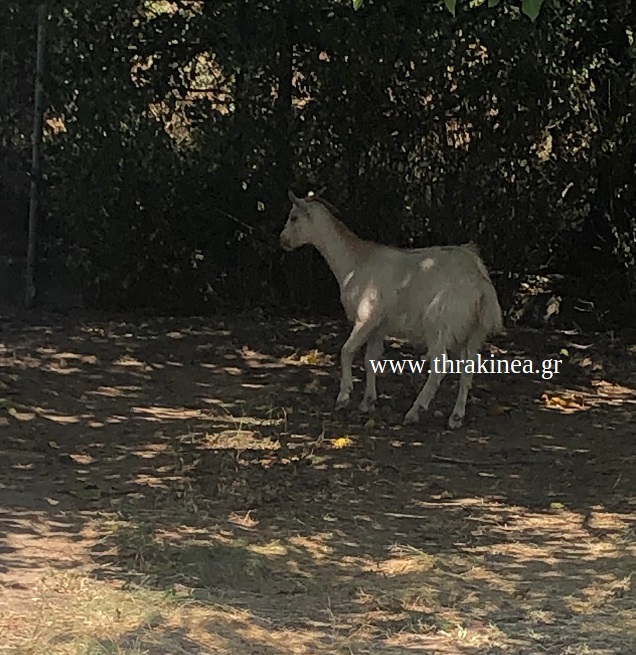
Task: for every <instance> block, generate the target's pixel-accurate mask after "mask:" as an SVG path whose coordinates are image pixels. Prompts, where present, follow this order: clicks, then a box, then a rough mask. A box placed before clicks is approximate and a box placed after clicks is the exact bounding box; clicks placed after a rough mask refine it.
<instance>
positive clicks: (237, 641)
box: [0, 316, 636, 655]
mask: <svg viewBox="0 0 636 655" xmlns="http://www.w3.org/2000/svg"><path fill="white" fill-rule="evenodd" d="M2 328H3V329H2V337H1V342H0V343H1V346H0V347H1V348H2V351H1V352H0V358H1V359H0V363H1V364H2V367H1V368H0V399H1V402H2V409H1V413H0V427H2V432H3V435H4V436H3V440H2V449H3V452H2V464H1V465H0V466H1V467H2V468H1V469H0V507H1V508H2V509H0V584H1V585H2V586H3V587H4V588H3V593H2V595H1V599H0V635H2V638H3V642H4V643H5V648H8V649H13V650H9V651H7V652H16V653H17V652H25V653H26V652H44V651H47V652H50V653H58V652H59V653H80V652H81V653H87V652H88V653H111V652H112V653H133V654H135V653H139V654H140V653H143V652H151V653H153V654H154V653H177V652H179V653H193V654H194V653H197V654H198V653H201V654H203V653H206V654H207V653H241V654H246V653H259V654H269V653H272V654H274V653H277V654H282V655H287V654H290V655H291V654H297V653H307V654H308V655H309V654H310V653H322V652H324V653H333V652H352V653H386V654H397V653H409V652H431V653H462V654H465V655H477V654H480V655H482V654H485V653H499V652H504V651H506V652H514V653H518V654H523V653H527V654H528V655H529V654H533V655H534V654H535V653H537V652H546V653H571V654H575V655H576V654H578V653H580V654H581V655H582V654H583V653H595V654H596V653H598V654H601V653H602V654H610V653H612V654H619V653H625V654H627V653H631V652H634V651H635V650H636V637H635V635H636V609H635V599H636V594H635V589H634V583H633V581H632V572H633V571H634V569H635V565H636V557H635V556H636V533H635V529H634V518H635V517H636V498H635V496H634V489H635V486H634V474H633V470H634V461H635V459H636V456H635V453H634V428H633V425H634V409H635V408H636V392H635V391H634V390H635V389H636V365H635V363H634V354H635V352H636V351H635V347H634V344H630V343H625V342H624V341H620V340H617V339H614V338H612V337H611V336H606V335H594V336H592V337H583V336H580V335H571V334H570V335H568V334H565V333H551V334H546V333H541V332H536V331H529V330H526V331H516V332H513V333H511V334H509V335H507V336H506V337H502V338H501V339H498V340H497V342H496V346H497V348H498V351H497V352H498V353H499V354H506V355H508V356H519V357H526V356H532V357H533V358H534V359H535V361H541V360H543V359H545V358H549V357H561V358H562V359H564V360H565V361H564V364H563V368H562V373H561V374H560V375H558V376H555V377H553V378H552V379H551V380H543V379H542V378H541V376H532V377H529V376H521V375H518V376H477V378H476V382H475V388H474V394H473V399H474V402H473V403H472V404H471V405H470V406H469V420H468V424H467V426H466V427H465V428H463V429H461V430H459V431H456V432H449V431H448V430H447V429H446V427H445V417H446V416H447V415H448V413H449V412H450V410H451V408H452V406H453V402H454V394H455V389H456V387H455V385H456V381H455V380H452V378H451V377H448V378H446V379H445V380H444V382H443V384H442V390H441V391H440V394H439V395H438V398H437V399H436V402H435V407H434V409H435V410H440V411H441V415H435V414H431V415H430V416H428V417H425V418H424V419H423V421H422V423H421V424H420V425H419V426H417V427H415V428H408V429H407V428H403V427H402V426H401V420H402V417H403V414H404V412H405V411H406V410H407V409H408V407H409V406H410V404H411V402H412V400H413V398H414V396H415V394H416V391H417V386H418V385H419V384H421V380H420V379H419V378H418V377H417V376H413V375H403V376H390V375H384V376H382V377H381V378H380V380H379V382H378V386H379V390H380V392H381V394H382V396H381V398H380V403H379V408H378V411H377V412H376V413H375V414H374V415H373V417H372V418H371V420H369V418H368V417H366V416H363V415H361V414H360V413H359V412H357V411H356V410H354V409H352V410H351V411H349V412H345V413H335V412H334V411H333V403H334V399H335V395H336V390H337V368H336V363H337V355H338V349H339V347H340V345H341V344H342V342H343V341H344V338H345V332H344V331H343V327H342V326H340V325H339V324H337V323H333V322H330V321H299V320H296V321H284V320H274V319H271V318H267V317H264V316H259V317H254V316H250V317H234V318H227V319H224V320H220V319H218V320H203V319H191V320H176V319H175V320H173V319H153V320H149V321H146V322H132V321H127V320H125V319H121V320H119V319H112V318H111V319H104V318H92V319H91V318H87V317H85V316H83V317H82V316H80V317H73V318H69V317H66V318H56V317H48V318H42V319H41V320H39V321H37V322H31V323H28V324H27V323H20V322H18V321H12V322H5V323H4V324H3V326H2ZM387 353H391V354H387V355H386V356H387V357H402V356H408V355H410V353H409V352H408V350H407V349H405V348H404V347H403V346H401V345H400V344H393V345H391V346H390V347H389V348H388V349H387ZM559 353H561V354H559ZM361 386H362V385H361V384H358V385H357V387H356V391H357V394H358V395H357V398H359V397H360V394H361ZM42 625H45V626H48V627H46V629H43V628H42V627H39V628H38V626H42ZM0 652H2V650H1V648H0Z"/></svg>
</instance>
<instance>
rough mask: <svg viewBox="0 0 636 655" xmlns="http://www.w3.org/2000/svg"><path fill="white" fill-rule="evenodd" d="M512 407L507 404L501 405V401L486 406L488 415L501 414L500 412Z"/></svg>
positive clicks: (503, 412)
mask: <svg viewBox="0 0 636 655" xmlns="http://www.w3.org/2000/svg"><path fill="white" fill-rule="evenodd" d="M511 409H512V407H510V406H509V405H503V404H501V403H495V404H494V405H491V406H490V407H489V408H488V415H489V416H501V415H502V414H506V413H507V412H509V411H510V410H511Z"/></svg>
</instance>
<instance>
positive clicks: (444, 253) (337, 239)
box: [280, 191, 502, 428]
mask: <svg viewBox="0 0 636 655" xmlns="http://www.w3.org/2000/svg"><path fill="white" fill-rule="evenodd" d="M289 198H290V200H291V201H292V204H293V206H292V209H291V211H290V213H289V218H288V219H287V223H286V224H285V227H284V229H283V231H282V232H281V235H280V243H281V246H282V248H283V249H284V250H286V251H290V250H294V249H295V248H298V247H299V246H302V245H304V244H312V245H314V246H315V247H316V248H317V249H318V250H319V251H320V252H321V254H322V255H323V257H324V258H325V259H326V261H327V264H328V265H329V267H330V268H331V270H332V271H333V274H334V275H335V277H336V279H337V280H338V284H339V285H340V300H341V301H342V304H343V306H344V309H345V312H346V314H347V318H348V319H349V321H350V322H351V323H353V330H352V331H351V334H350V335H349V338H348V339H347V341H346V343H345V344H344V346H343V347H342V351H341V367H342V375H341V378H340V393H339V394H338V398H337V400H336V409H340V408H342V407H344V406H346V405H347V404H348V403H349V397H350V394H351V390H352V388H353V378H352V373H351V364H352V361H353V358H354V356H355V354H356V353H357V351H358V350H359V349H360V348H361V347H362V346H363V345H364V344H365V343H366V345H367V348H366V355H365V370H366V391H365V394H364V399H363V400H362V403H361V404H360V410H361V411H364V412H367V411H370V410H372V409H373V407H374V404H375V401H376V399H377V392H376V385H375V372H374V370H373V367H372V366H371V363H370V360H377V359H379V358H380V357H381V355H382V351H383V349H384V339H385V337H386V336H392V337H395V338H399V339H404V340H406V341H409V342H411V343H413V344H422V345H425V346H426V347H427V348H428V353H427V359H428V361H429V362H433V361H434V358H435V357H437V358H439V360H441V358H442V356H443V355H445V356H446V355H447V353H452V354H459V355H460V356H461V358H462V359H464V360H469V359H472V360H474V359H475V356H476V354H477V351H478V350H479V349H480V348H481V346H482V344H483V342H484V339H485V338H486V336H487V335H488V334H492V333H496V332H499V331H500V330H501V329H502V317H501V308H500V306H499V301H498V300H497V294H496V292H495V289H494V287H493V285H492V283H491V281H490V277H489V275H488V271H487V270H486V267H485V266H484V263H483V262H482V260H481V258H480V257H479V254H478V252H477V248H476V247H475V246H474V245H472V244H467V245H462V246H446V247H436V248H419V249H411V250H403V249H399V248H392V247H390V246H385V245H381V244H378V243H373V242H371V241H364V240H362V239H360V238H359V237H357V236H356V235H355V234H354V233H353V232H352V231H351V230H349V228H347V227H346V226H345V225H344V223H342V222H341V221H339V220H338V219H337V218H336V217H335V216H334V213H335V210H334V209H333V208H332V207H331V206H330V205H329V204H328V203H327V202H326V201H324V200H322V199H321V198H319V197H318V196H311V195H310V196H307V197H306V198H305V199H304V200H303V199H301V198H297V197H296V196H295V195H294V194H293V193H292V192H291V191H290V192H289ZM469 370H470V367H469ZM443 377H444V372H443V371H436V370H435V368H434V367H431V371H430V373H429V376H428V380H427V381H426V384H425V385H424V388H423V389H422V390H421V392H420V394H419V395H418V396H417V398H416V400H415V402H414V403H413V406H412V407H411V409H410V410H409V411H408V413H407V414H406V416H405V418H404V423H405V424H410V423H416V422H417V421H418V420H419V417H420V413H421V411H422V410H425V411H426V410H428V408H429V405H430V403H431V401H432V400H433V398H434V397H435V394H436V393H437V389H438V387H439V384H440V382H441V380H442V378H443ZM472 377H473V375H472V372H468V371H464V370H462V372H461V376H460V383H459V393H458V395H457V401H456V403H455V407H454V409H453V411H452V413H451V415H450V418H449V420H448V425H449V426H450V427H451V428H458V427H460V426H461V425H462V422H463V419H464V416H465V414H466V400H467V398H468V393H469V391H470V388H471V385H472Z"/></svg>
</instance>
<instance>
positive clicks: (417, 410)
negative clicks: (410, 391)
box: [404, 343, 446, 425]
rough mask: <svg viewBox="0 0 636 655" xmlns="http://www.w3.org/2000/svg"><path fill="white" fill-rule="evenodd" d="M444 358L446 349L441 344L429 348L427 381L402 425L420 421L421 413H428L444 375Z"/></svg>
mask: <svg viewBox="0 0 636 655" xmlns="http://www.w3.org/2000/svg"><path fill="white" fill-rule="evenodd" d="M445 357H446V349H445V348H444V347H443V345H442V343H437V344H436V345H435V347H433V348H431V349H430V350H429V352H428V362H429V374H428V380H426V384H425V385H424V388H423V389H422V390H421V391H420V393H419V394H418V396H417V398H416V399H415V402H414V403H413V405H412V406H411V409H409V411H408V412H407V413H406V416H405V417H404V425H412V424H413V423H417V422H418V421H419V420H420V415H421V413H422V411H425V412H426V411H428V408H429V405H430V404H431V402H432V401H433V398H435V395H436V394H437V390H438V389H439V385H440V382H441V381H442V380H443V378H444V376H445V375H446V371H445V370H444V368H445V367H444V359H445Z"/></svg>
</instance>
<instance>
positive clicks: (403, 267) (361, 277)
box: [342, 244, 502, 349]
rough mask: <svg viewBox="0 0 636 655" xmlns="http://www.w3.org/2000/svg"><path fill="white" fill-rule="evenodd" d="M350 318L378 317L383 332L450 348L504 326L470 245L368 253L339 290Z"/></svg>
mask: <svg viewBox="0 0 636 655" xmlns="http://www.w3.org/2000/svg"><path fill="white" fill-rule="evenodd" d="M342 291H343V297H342V300H343V304H344V305H345V309H346V310H347V314H348V315H349V316H350V318H354V317H355V316H359V314H360V311H361V310H363V311H364V312H369V311H370V310H371V309H372V310H373V311H374V312H376V313H381V314H382V317H383V324H384V325H385V327H386V332H387V334H390V335H392V336H394V337H398V338H403V339H407V340H409V341H411V342H424V343H426V344H429V345H430V344H431V343H432V342H433V341H435V340H438V339H442V340H443V341H444V343H445V344H446V346H447V348H449V349H453V348H456V347H459V346H461V345H464V344H466V343H467V342H468V341H469V340H473V341H475V340H476V341H481V340H483V339H484V338H485V337H486V335H487V334H489V333H494V332H498V331H499V330H500V329H501V326H502V319H501V308H500V306H499V302H498V300H497V294H496V292H495V289H494V287H493V286H492V282H491V281H490V276H489V275H488V271H487V269H486V267H485V265H484V263H483V261H482V260H481V258H480V256H479V253H478V251H477V249H476V247H475V246H474V245H473V244H467V245H463V246H440V247H433V248H419V249H412V250H400V249H397V248H390V247H385V246H378V247H377V248H373V249H370V250H369V251H368V253H367V256H366V257H365V258H364V260H363V261H362V262H360V263H359V265H358V266H357V267H356V268H355V270H354V271H353V275H352V276H351V277H350V279H349V280H348V282H347V284H346V285H345V287H344V288H343V290H342Z"/></svg>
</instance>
